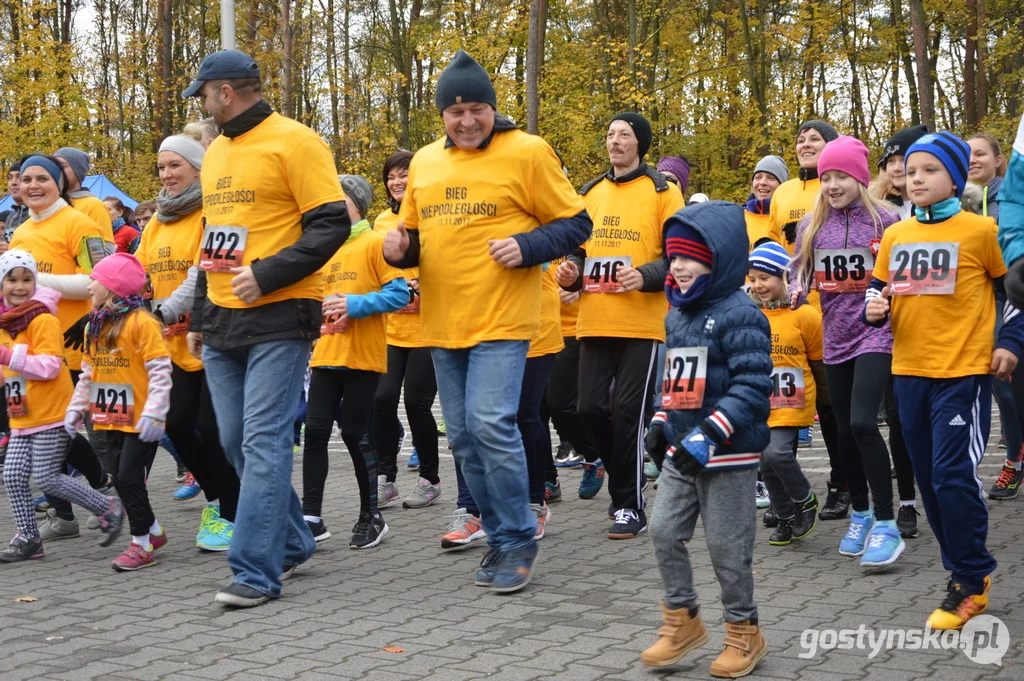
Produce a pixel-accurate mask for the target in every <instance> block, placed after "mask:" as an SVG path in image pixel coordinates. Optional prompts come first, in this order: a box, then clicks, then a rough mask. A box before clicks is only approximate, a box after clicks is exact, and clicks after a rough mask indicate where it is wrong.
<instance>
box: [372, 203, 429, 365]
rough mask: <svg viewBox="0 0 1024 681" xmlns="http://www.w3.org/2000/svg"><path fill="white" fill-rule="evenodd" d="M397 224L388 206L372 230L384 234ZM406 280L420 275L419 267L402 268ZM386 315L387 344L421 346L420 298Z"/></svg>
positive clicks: (395, 216) (395, 215) (408, 346)
mask: <svg viewBox="0 0 1024 681" xmlns="http://www.w3.org/2000/svg"><path fill="white" fill-rule="evenodd" d="M396 225H398V215H397V214H396V213H393V212H392V211H391V209H390V208H388V209H387V210H385V211H384V212H383V213H381V214H380V215H378V216H377V219H376V220H374V221H373V231H375V232H379V233H380V234H384V235H386V234H387V233H388V232H389V231H391V230H392V229H394V228H395V226H396ZM402 276H403V277H404V278H405V281H406V282H409V281H411V280H413V279H416V278H418V277H419V276H420V268H418V267H410V268H408V269H404V270H402ZM386 316H387V323H388V345H394V346H396V347H399V348H422V347H423V332H422V329H421V327H420V300H419V297H418V296H417V297H416V298H415V299H414V300H413V302H411V303H409V304H408V305H407V306H405V307H404V308H402V309H401V310H399V311H398V312H392V313H391V314H389V315H386Z"/></svg>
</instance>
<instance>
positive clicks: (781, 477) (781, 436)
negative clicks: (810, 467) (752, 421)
mask: <svg viewBox="0 0 1024 681" xmlns="http://www.w3.org/2000/svg"><path fill="white" fill-rule="evenodd" d="M799 432H800V429H799V428H772V429H771V433H772V439H771V440H770V441H769V442H768V446H767V447H766V448H765V450H764V454H763V455H762V456H761V477H763V478H764V484H765V487H767V488H768V495H769V496H770V497H771V499H772V508H773V509H774V510H775V514H776V515H777V516H779V517H780V518H792V517H793V516H794V515H795V514H796V503H795V502H798V501H803V500H805V499H806V498H807V497H808V496H809V495H810V494H811V483H809V482H807V476H805V475H804V472H803V470H801V468H800V464H799V462H797V460H796V443H797V436H798V433H799Z"/></svg>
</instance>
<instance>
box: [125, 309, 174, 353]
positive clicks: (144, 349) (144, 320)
mask: <svg viewBox="0 0 1024 681" xmlns="http://www.w3.org/2000/svg"><path fill="white" fill-rule="evenodd" d="M135 317H136V318H135V319H134V320H133V321H134V323H135V329H134V331H135V333H134V334H133V336H134V340H135V344H136V348H137V349H138V353H139V355H141V356H142V360H143V361H144V362H148V361H150V360H152V359H158V358H160V357H170V356H171V355H170V353H169V352H168V351H167V343H165V342H164V334H163V330H162V329H161V327H160V322H158V321H157V320H156V319H155V318H154V317H152V316H150V315H149V313H147V312H145V311H142V310H140V311H138V312H136V313H135Z"/></svg>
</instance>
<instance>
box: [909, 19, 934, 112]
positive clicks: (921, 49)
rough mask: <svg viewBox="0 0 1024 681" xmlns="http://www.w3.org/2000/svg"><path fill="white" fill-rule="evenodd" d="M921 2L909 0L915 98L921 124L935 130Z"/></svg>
mask: <svg viewBox="0 0 1024 681" xmlns="http://www.w3.org/2000/svg"><path fill="white" fill-rule="evenodd" d="M926 22H927V17H926V16H925V13H924V2H923V0H910V24H911V27H912V29H913V34H914V56H915V58H916V60H917V96H918V98H919V99H920V101H921V122H922V123H924V124H925V125H927V126H928V129H929V130H934V129H935V94H934V93H935V86H934V85H933V83H932V72H931V62H930V61H929V59H928V26H927V23H926Z"/></svg>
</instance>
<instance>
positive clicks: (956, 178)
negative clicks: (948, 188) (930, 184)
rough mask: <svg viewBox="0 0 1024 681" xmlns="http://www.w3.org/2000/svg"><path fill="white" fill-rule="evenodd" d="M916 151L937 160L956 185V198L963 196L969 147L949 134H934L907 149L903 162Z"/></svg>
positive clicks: (969, 163) (968, 165)
mask: <svg viewBox="0 0 1024 681" xmlns="http://www.w3.org/2000/svg"><path fill="white" fill-rule="evenodd" d="M917 151H926V152H928V153H929V154H931V155H932V156H934V157H936V158H937V159H939V162H940V163H942V165H943V166H944V167H945V168H946V172H948V173H949V175H950V177H952V178H953V184H954V185H956V198H958V199H959V198H960V197H961V196H963V194H964V187H965V186H967V169H968V168H969V167H970V165H971V147H970V146H968V144H967V143H966V142H964V141H963V140H962V139H960V138H959V137H957V136H956V135H954V134H953V133H951V132H936V133H932V134H929V135H925V136H924V137H921V138H920V139H918V140H917V141H916V142H914V143H913V144H912V145H910V148H909V149H907V153H906V154H905V155H904V156H903V159H904V162H906V160H908V159H909V158H910V155H911V154H913V153H914V152H917Z"/></svg>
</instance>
